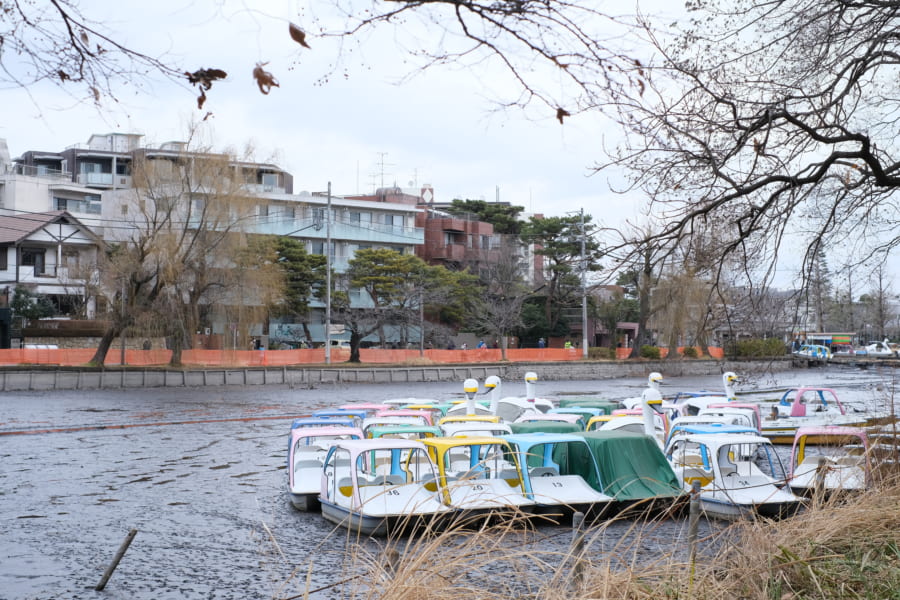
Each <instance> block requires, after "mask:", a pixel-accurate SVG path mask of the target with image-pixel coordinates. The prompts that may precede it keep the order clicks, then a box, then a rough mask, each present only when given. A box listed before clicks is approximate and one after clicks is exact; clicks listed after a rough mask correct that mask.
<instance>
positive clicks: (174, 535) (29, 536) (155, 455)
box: [0, 367, 891, 600]
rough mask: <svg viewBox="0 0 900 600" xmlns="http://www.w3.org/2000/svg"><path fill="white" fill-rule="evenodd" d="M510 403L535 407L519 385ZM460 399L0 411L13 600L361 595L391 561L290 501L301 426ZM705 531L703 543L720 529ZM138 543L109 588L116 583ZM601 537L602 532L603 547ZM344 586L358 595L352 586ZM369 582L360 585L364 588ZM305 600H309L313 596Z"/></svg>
mask: <svg viewBox="0 0 900 600" xmlns="http://www.w3.org/2000/svg"><path fill="white" fill-rule="evenodd" d="M890 377H891V375H890V372H885V373H879V372H877V371H875V370H871V371H858V370H854V369H850V368H839V367H828V368H827V369H818V370H803V371H792V372H786V373H780V374H778V375H776V376H768V377H762V376H759V377H756V378H755V379H750V378H748V379H745V381H744V382H743V383H742V384H741V385H739V386H738V391H739V392H740V391H744V390H746V389H748V388H752V387H753V386H759V387H778V386H787V385H797V384H801V383H803V384H815V385H824V386H830V387H834V388H836V389H838V392H839V394H840V395H841V399H842V400H843V399H844V398H848V399H857V400H864V401H867V402H868V401H870V400H872V399H874V398H881V399H883V398H885V397H887V395H888V393H889V390H890V381H889V380H890ZM645 385H646V381H645V380H644V379H639V378H627V379H615V380H598V381H541V382H539V383H538V395H539V396H541V397H545V398H551V399H558V398H560V397H564V396H565V395H572V394H577V395H581V394H584V395H593V396H602V397H605V398H610V399H620V398H625V397H632V396H637V395H640V392H641V390H642V389H643V388H644V387H645ZM698 389H710V390H719V389H721V378H720V377H718V376H716V377H712V376H711V377H689V378H688V377H685V378H674V379H667V380H666V381H665V385H664V388H663V391H664V392H665V393H666V394H669V393H674V392H676V391H688V390H698ZM503 391H504V395H524V384H522V383H521V382H504V390H503ZM407 397H417V398H429V399H435V400H450V399H458V398H461V397H462V383H461V382H459V383H433V384H428V383H424V384H414V385H393V384H390V385H337V386H330V385H329V386H323V387H320V388H318V389H297V388H295V389H290V388H288V387H285V386H277V387H275V386H252V387H249V386H248V387H219V388H183V389H172V388H153V389H138V390H135V389H128V390H78V391H56V392H33V393H27V392H26V393H6V394H4V395H3V396H2V398H0V464H2V469H0V514H2V516H3V518H2V520H0V532H2V535H0V538H2V540H3V543H2V555H0V597H2V598H17V599H23V598H27V599H31V598H34V599H39V598H40V599H43V598H106V599H117V600H118V599H121V600H125V599H129V600H134V599H148V600H149V599H154V600H159V599H168V598H171V599H179V600H185V599H187V600H191V599H201V598H204V599H205V598H222V599H248V598H289V597H292V596H296V595H300V594H302V593H303V592H304V590H306V589H307V586H308V589H309V590H318V591H315V592H314V593H312V594H311V595H310V596H309V597H310V598H313V599H316V598H346V597H348V594H349V592H348V588H347V586H350V585H353V584H351V583H346V581H347V580H350V581H352V577H353V574H354V573H353V569H354V568H355V567H354V566H353V563H352V561H350V560H348V557H351V556H355V557H359V556H360V555H365V556H369V557H372V558H373V560H380V559H379V557H380V556H381V550H382V546H383V545H384V543H385V542H384V540H377V539H376V540H369V539H364V540H357V539H356V538H350V537H348V535H347V534H346V532H345V531H344V530H342V529H338V530H335V529H334V528H333V527H332V526H330V525H329V524H328V523H327V522H326V521H325V520H324V519H322V517H321V516H320V515H319V514H316V513H302V512H299V511H296V510H294V509H293V508H292V507H291V506H290V503H289V501H288V498H287V492H286V473H285V468H286V449H287V439H288V432H289V427H290V422H291V420H292V419H293V418H295V417H297V416H301V415H305V414H309V413H310V412H311V411H312V410H315V409H319V408H327V407H334V406H337V405H339V404H343V403H350V402H361V401H380V400H386V399H389V398H407ZM722 527H723V526H722V525H720V524H717V523H712V524H711V523H705V522H703V523H701V529H700V534H701V538H703V537H704V536H705V535H707V534H709V533H711V532H714V531H716V530H717V529H721V528H722ZM131 529H136V530H137V531H138V533H137V535H136V536H135V538H134V541H133V542H132V544H131V546H130V547H129V548H128V550H127V552H126V553H125V555H124V557H123V558H122V560H121V562H120V564H119V565H118V567H117V569H116V570H115V572H114V573H113V574H112V576H111V578H110V580H109V582H108V583H107V584H106V587H105V589H104V590H103V591H95V589H94V588H95V586H96V585H97V584H98V582H99V581H100V579H101V577H102V576H103V574H104V571H105V570H106V569H107V567H108V566H109V564H110V562H111V561H112V559H113V556H114V555H115V553H116V551H117V550H118V549H119V547H120V545H121V544H122V542H123V540H124V539H125V537H126V535H127V534H128V532H129V531H130V530H131ZM686 531H687V523H686V519H672V520H667V521H664V522H661V523H654V524H653V525H652V526H648V527H647V528H646V529H645V530H644V531H640V532H636V531H635V529H634V523H633V522H629V521H623V522H621V523H616V524H615V525H613V526H612V527H610V528H608V529H606V530H605V531H604V532H603V533H602V535H601V536H600V537H597V536H598V535H600V534H595V535H594V538H593V539H591V541H590V543H592V544H593V546H592V547H593V548H594V549H595V551H597V552H604V551H612V552H614V551H615V549H616V547H617V545H618V544H620V543H621V540H622V538H627V537H629V536H638V537H639V546H640V547H639V551H640V552H642V553H646V554H647V555H648V556H649V557H652V556H660V555H666V554H670V553H681V552H684V551H685V543H686V542H685V540H686ZM514 535H515V536H516V537H515V540H513V539H512V537H511V538H510V540H509V543H515V544H519V545H520V546H521V547H522V548H523V550H527V548H528V547H529V546H532V547H534V548H535V549H540V550H541V551H542V552H545V551H548V550H551V551H552V550H554V549H557V550H559V552H560V553H561V554H564V553H565V552H566V549H567V548H568V546H569V544H570V543H571V539H572V535H571V531H570V530H569V529H567V528H566V527H562V526H541V525H538V526H536V527H535V529H534V530H530V531H527V532H524V533H519V534H514ZM591 535H592V534H591V532H588V537H589V538H590V536H591ZM341 582H345V583H341ZM357 583H358V582H357ZM299 597H303V596H302V595H301V596H299Z"/></svg>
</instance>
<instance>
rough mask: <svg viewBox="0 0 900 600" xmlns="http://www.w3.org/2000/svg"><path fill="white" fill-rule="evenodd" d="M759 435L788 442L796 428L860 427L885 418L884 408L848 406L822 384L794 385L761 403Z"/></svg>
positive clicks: (777, 441)
mask: <svg viewBox="0 0 900 600" xmlns="http://www.w3.org/2000/svg"><path fill="white" fill-rule="evenodd" d="M759 406H760V410H761V411H762V415H763V422H762V435H764V436H766V437H767V438H769V439H770V440H772V441H773V442H774V443H776V444H792V443H793V441H794V436H795V435H796V434H797V430H798V429H799V428H800V427H824V426H834V425H839V426H846V427H862V426H865V425H872V424H875V423H877V422H879V421H880V420H881V419H884V418H888V417H889V412H888V411H876V410H860V409H858V408H856V407H853V408H848V407H846V406H845V405H844V404H842V403H841V401H840V400H839V399H838V395H837V392H836V391H835V390H834V389H832V388H824V387H797V388H791V389H789V390H787V391H786V392H784V394H783V395H782V397H781V399H780V400H778V401H775V402H761V403H760V405H759Z"/></svg>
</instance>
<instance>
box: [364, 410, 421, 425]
mask: <svg viewBox="0 0 900 600" xmlns="http://www.w3.org/2000/svg"><path fill="white" fill-rule="evenodd" d="M374 416H376V417H422V418H423V419H425V421H426V422H427V423H428V424H429V425H434V423H433V421H432V420H433V418H434V411H431V410H419V409H414V408H386V409H384V410H379V411H378V412H376V413H375V415H374Z"/></svg>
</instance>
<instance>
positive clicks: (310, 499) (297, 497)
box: [289, 492, 321, 512]
mask: <svg viewBox="0 0 900 600" xmlns="http://www.w3.org/2000/svg"><path fill="white" fill-rule="evenodd" d="M289 497H290V500H291V506H293V507H294V508H295V509H296V510H299V511H303V512H313V511H317V510H319V509H320V508H321V505H320V504H319V493H318V492H313V493H309V494H302V493H294V492H290V493H289Z"/></svg>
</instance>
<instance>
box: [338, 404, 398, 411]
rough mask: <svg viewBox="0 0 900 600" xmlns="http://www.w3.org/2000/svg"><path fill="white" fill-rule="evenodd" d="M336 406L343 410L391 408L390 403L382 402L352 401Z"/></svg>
mask: <svg viewBox="0 0 900 600" xmlns="http://www.w3.org/2000/svg"><path fill="white" fill-rule="evenodd" d="M338 408H342V409H344V410H370V411H378V410H388V409H390V408H391V405H390V404H384V403H383V402H353V403H351V404H342V405H340V406H338Z"/></svg>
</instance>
